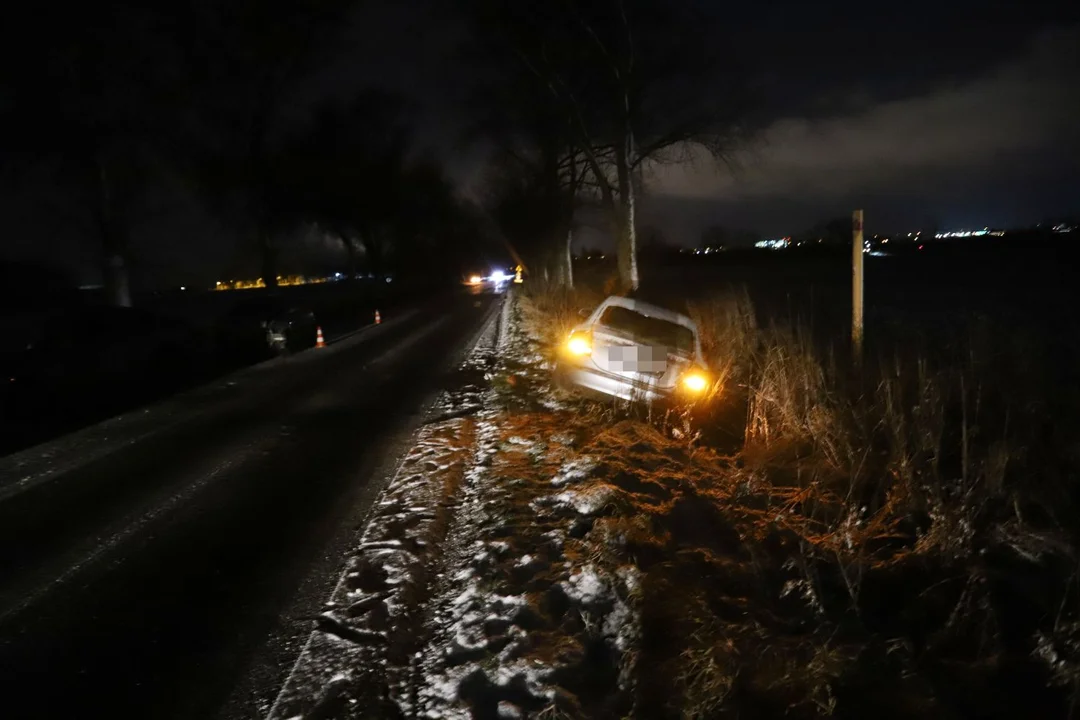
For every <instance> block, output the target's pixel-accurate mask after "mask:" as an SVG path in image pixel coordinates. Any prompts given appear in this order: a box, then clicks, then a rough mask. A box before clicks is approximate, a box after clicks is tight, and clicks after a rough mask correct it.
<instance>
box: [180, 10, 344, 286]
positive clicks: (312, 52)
mask: <svg viewBox="0 0 1080 720" xmlns="http://www.w3.org/2000/svg"><path fill="white" fill-rule="evenodd" d="M189 2H190V9H191V22H192V25H193V32H192V35H191V37H192V41H191V43H190V44H189V45H188V46H187V48H186V49H187V57H186V61H187V66H188V68H189V71H190V81H191V85H190V87H191V91H192V95H193V98H194V99H195V100H196V101H197V105H198V112H197V113H196V114H194V115H193V117H192V118H191V140H192V143H191V145H192V147H193V148H195V150H194V152H193V159H194V162H193V164H194V165H195V166H196V168H195V172H194V173H193V175H194V176H195V182H196V185H197V187H198V189H199V190H200V191H202V194H203V196H204V197H205V198H206V200H207V201H208V204H209V206H210V208H211V210H212V211H214V212H215V214H216V215H217V216H218V217H219V218H221V219H222V220H224V221H225V222H226V223H227V224H229V225H231V226H232V227H234V228H235V229H236V230H237V231H239V232H240V233H241V234H242V235H247V236H248V237H250V238H251V239H252V240H253V241H254V242H253V244H254V245H255V247H256V248H257V249H258V252H259V254H260V257H261V260H262V277H263V280H264V281H265V282H266V284H267V285H268V286H273V285H276V283H277V264H278V262H277V261H278V255H279V248H278V241H279V237H280V236H281V235H283V234H285V233H286V232H288V231H290V230H291V229H293V228H292V225H293V224H294V222H295V215H294V214H293V213H292V212H291V210H292V204H291V203H290V202H289V199H290V198H289V194H290V193H291V192H292V188H291V181H290V177H289V174H290V172H291V170H292V166H293V164H294V162H295V158H293V157H290V156H289V153H290V152H291V151H292V150H294V149H295V148H294V147H290V146H289V145H288V144H287V142H288V140H289V132H290V130H291V129H292V128H291V124H292V123H295V122H296V118H295V117H291V115H290V114H291V113H294V108H293V106H294V102H295V100H296V98H297V96H298V95H299V94H300V93H301V92H302V89H303V86H304V83H305V81H307V80H308V79H309V78H310V76H311V73H312V71H313V68H315V67H316V66H317V61H318V60H319V59H320V56H321V54H322V53H325V52H326V51H327V50H328V48H330V47H332V45H333V43H332V40H333V39H334V32H335V30H336V29H337V28H338V27H340V26H341V25H342V24H343V23H342V20H343V19H344V13H345V12H346V11H347V9H348V7H349V5H350V2H349V1H348V0H328V1H325V2H318V3H315V2H304V1H303V0H259V1H258V2H256V1H255V0H240V1H238V2H231V1H228V0H189Z"/></svg>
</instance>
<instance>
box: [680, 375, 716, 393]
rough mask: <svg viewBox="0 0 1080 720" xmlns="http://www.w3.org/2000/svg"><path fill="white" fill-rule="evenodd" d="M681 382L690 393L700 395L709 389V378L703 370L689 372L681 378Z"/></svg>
mask: <svg viewBox="0 0 1080 720" xmlns="http://www.w3.org/2000/svg"><path fill="white" fill-rule="evenodd" d="M680 382H681V383H682V386H683V387H684V388H686V389H687V390H689V391H690V392H692V393H700V392H704V391H705V390H706V388H708V387H709V376H708V375H706V374H705V373H704V372H702V371H701V370H689V371H687V372H686V374H684V375H683V376H682V378H680Z"/></svg>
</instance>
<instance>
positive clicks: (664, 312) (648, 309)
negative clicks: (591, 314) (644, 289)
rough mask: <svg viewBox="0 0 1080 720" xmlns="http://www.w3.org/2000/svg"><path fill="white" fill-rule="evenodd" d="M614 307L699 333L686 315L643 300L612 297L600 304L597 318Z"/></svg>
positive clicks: (619, 296) (618, 296)
mask: <svg viewBox="0 0 1080 720" xmlns="http://www.w3.org/2000/svg"><path fill="white" fill-rule="evenodd" d="M612 306H617V307H624V308H626V309H627V310H633V311H634V312H637V313H641V314H642V315H645V316H647V317H651V318H658V319H660V320H667V321H668V322H673V323H675V324H677V325H682V326H683V327H685V328H687V329H689V330H691V331H693V332H694V333H695V334H696V333H697V325H696V324H695V323H694V321H693V320H691V319H690V318H688V317H687V316H686V315H683V314H681V313H677V312H675V311H673V310H668V309H667V308H662V307H660V306H659V305H653V304H652V303H647V302H645V301H643V300H634V299H633V298H627V297H622V296H621V295H612V296H611V297H609V298H608V299H607V300H605V301H604V302H602V303H600V307H598V308H597V309H596V318H597V319H599V318H600V313H601V312H602V311H603V310H605V309H606V308H609V307H612Z"/></svg>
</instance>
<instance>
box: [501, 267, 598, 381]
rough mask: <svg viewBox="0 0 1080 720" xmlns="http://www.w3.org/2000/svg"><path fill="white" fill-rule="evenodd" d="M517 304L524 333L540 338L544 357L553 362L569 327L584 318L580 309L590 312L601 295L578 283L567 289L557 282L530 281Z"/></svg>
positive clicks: (568, 331)
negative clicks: (519, 307)
mask: <svg viewBox="0 0 1080 720" xmlns="http://www.w3.org/2000/svg"><path fill="white" fill-rule="evenodd" d="M524 287H525V302H523V303H522V304H521V310H522V315H523V318H522V319H523V321H524V324H525V328H526V330H527V332H528V333H529V334H530V335H531V336H532V337H534V338H536V339H537V340H539V341H540V349H541V352H542V354H543V355H544V359H545V360H548V361H552V362H553V361H555V360H556V359H557V357H558V351H559V349H560V348H561V346H562V343H563V342H564V341H565V340H566V337H567V336H568V335H569V334H570V330H571V329H573V327H574V326H575V325H577V324H578V323H580V322H581V321H582V320H583V319H584V318H582V316H581V311H583V310H587V311H588V312H592V311H593V310H594V309H595V308H596V306H597V305H599V304H600V301H601V300H603V299H604V296H602V295H601V294H600V292H598V291H597V290H596V289H595V288H592V287H589V286H582V285H578V286H576V287H574V288H573V289H567V288H564V287H561V286H558V285H554V284H548V283H542V282H530V283H529V284H528V285H526V286H524Z"/></svg>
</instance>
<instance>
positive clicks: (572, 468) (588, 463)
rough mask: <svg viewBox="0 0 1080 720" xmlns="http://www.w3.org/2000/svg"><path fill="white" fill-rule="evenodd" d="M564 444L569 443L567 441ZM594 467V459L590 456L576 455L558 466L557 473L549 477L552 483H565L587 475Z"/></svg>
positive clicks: (581, 478) (582, 478)
mask: <svg viewBox="0 0 1080 720" xmlns="http://www.w3.org/2000/svg"><path fill="white" fill-rule="evenodd" d="M564 444H570V443H569V442H567V443H564ZM595 467H596V461H595V460H594V459H593V458H590V457H576V458H574V459H573V460H570V461H569V462H567V463H565V464H564V465H563V466H562V467H561V468H559V474H558V475H556V476H555V477H553V478H552V479H551V484H552V485H556V486H557V485H566V484H567V483H572V482H578V481H580V480H584V479H586V478H587V477H589V474H590V473H592V471H593V469H594V468H595Z"/></svg>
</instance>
